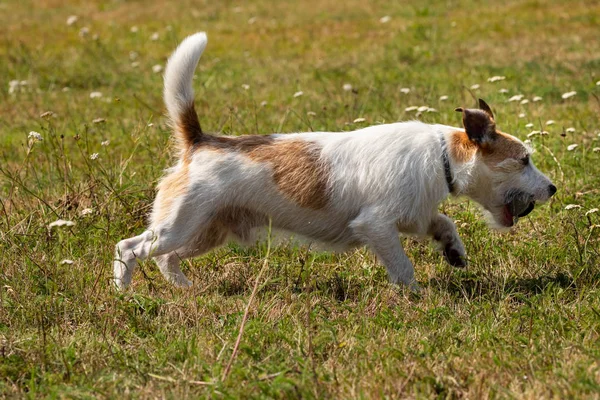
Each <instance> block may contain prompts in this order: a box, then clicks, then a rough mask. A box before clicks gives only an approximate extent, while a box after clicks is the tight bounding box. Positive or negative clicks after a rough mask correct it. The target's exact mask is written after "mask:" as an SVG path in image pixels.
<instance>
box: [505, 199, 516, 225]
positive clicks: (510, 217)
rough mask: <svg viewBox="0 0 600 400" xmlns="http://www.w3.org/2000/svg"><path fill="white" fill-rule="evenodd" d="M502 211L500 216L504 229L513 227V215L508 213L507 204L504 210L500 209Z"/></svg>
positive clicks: (508, 207)
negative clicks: (502, 218) (502, 219)
mask: <svg viewBox="0 0 600 400" xmlns="http://www.w3.org/2000/svg"><path fill="white" fill-rule="evenodd" d="M502 211H503V214H502V216H503V217H504V226H506V227H511V226H513V225H514V224H515V221H514V215H513V214H512V212H511V211H510V206H509V205H508V204H506V205H505V206H504V208H503V209H502Z"/></svg>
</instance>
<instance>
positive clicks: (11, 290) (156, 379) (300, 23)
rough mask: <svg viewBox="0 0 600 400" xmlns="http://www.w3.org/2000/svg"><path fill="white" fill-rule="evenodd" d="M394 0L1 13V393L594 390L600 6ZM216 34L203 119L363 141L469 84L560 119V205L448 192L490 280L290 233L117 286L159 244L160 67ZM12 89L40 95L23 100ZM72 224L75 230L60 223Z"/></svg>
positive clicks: (149, 269) (423, 253) (348, 394)
mask: <svg viewBox="0 0 600 400" xmlns="http://www.w3.org/2000/svg"><path fill="white" fill-rule="evenodd" d="M397 3H398V4H397ZM397 3H396V2H383V1H376V2H366V1H356V0H350V1H346V2H337V1H331V0H320V1H306V2H297V3H294V4H292V3H291V2H275V4H273V3H272V2H268V1H265V0H257V1H255V2H239V3H232V2H206V4H205V3H204V2H191V1H181V2H170V3H169V2H167V3H166V4H165V2H158V1H145V2H139V1H129V2H125V1H110V2H109V1H87V2H79V1H71V2H63V1H56V0H45V1H36V2H33V1H16V0H12V1H8V2H3V3H2V4H0V10H1V11H2V12H0V27H1V28H0V29H1V32H2V35H1V36H0V43H1V44H0V57H1V59H2V62H1V63H0V98H1V101H0V129H1V132H2V135H1V137H0V143H1V146H0V157H1V162H0V199H1V204H0V236H1V240H0V265H1V269H0V378H1V379H0V393H2V396H4V397H57V398H71V397H74V398H91V397H102V398H114V397H118V396H125V397H134V398H155V397H168V398H181V397H191V398H194V397H223V398H239V397H241V398H247V397H273V398H297V397H307V398H357V397H358V398H380V397H392V398H393V397H408V398H430V397H436V398H460V397H467V398H584V397H587V398H598V397H599V395H598V393H600V342H599V331H600V289H599V284H598V282H599V278H600V271H599V269H598V265H599V263H600V257H599V255H600V241H599V237H600V235H599V234H598V232H599V229H600V212H596V213H593V212H592V211H591V210H592V209H594V208H597V207H599V203H600V202H599V199H600V193H599V190H600V189H599V188H600V178H599V177H600V152H598V150H594V149H595V148H598V147H600V137H599V134H600V131H599V129H600V128H599V120H598V115H599V114H598V113H599V110H600V99H599V96H600V86H599V85H598V84H597V83H596V82H597V81H599V80H600V72H599V71H600V68H599V67H600V58H599V57H598V55H599V54H600V42H598V40H597V34H598V29H599V28H600V7H599V5H598V4H596V3H593V2H585V1H558V0H555V1H552V0H548V1H544V2H542V1H515V0H507V1H503V2H500V3H494V4H490V3H487V2H480V1H479V2H478V1H468V0H465V1H460V2H459V1H451V2H444V3H443V4H442V3H440V2H435V1H412V0H411V1H407V2H402V3H403V4H399V3H400V2H397ZM70 15H77V16H78V17H79V19H78V20H77V21H76V22H75V23H74V24H73V25H67V24H66V21H67V18H68V17H69V16H70ZM386 15H387V16H390V17H391V18H390V19H389V21H388V22H385V23H383V22H380V18H382V17H384V16H386ZM134 26H135V27H137V32H132V27H134ZM84 27H86V28H87V29H88V30H87V34H86V31H85V30H82V29H83V28H84ZM133 30H135V29H133ZM197 30H206V31H207V32H208V34H209V45H208V48H207V51H206V53H205V55H204V57H203V59H202V60H201V63H200V67H199V70H198V76H197V79H196V84H195V87H196V90H197V108H198V111H199V113H200V115H201V121H202V125H203V127H204V128H205V129H206V130H210V131H215V132H223V133H227V134H251V133H270V132H274V131H283V132H293V131H305V130H315V131H317V130H351V129H354V128H357V127H361V126H365V125H367V124H375V123H381V122H391V121H398V120H408V119H413V118H416V115H415V112H414V111H405V109H406V108H407V107H410V106H421V105H427V106H430V107H434V108H435V109H437V110H438V112H435V113H424V114H422V115H420V116H418V118H419V119H421V120H423V121H426V122H439V123H445V124H452V125H457V124H459V116H458V114H457V113H455V112H454V111H453V109H454V108H455V107H456V106H461V105H462V106H464V105H471V104H473V103H474V97H473V95H474V96H478V97H482V98H484V99H486V101H488V103H490V104H491V105H492V107H493V108H494V111H495V113H496V116H497V121H498V124H499V126H500V128H501V129H502V130H504V131H506V132H510V133H513V134H515V135H516V136H519V137H521V138H523V139H526V138H527V135H528V134H529V133H530V132H531V131H533V130H538V131H539V130H544V131H548V135H544V136H539V135H537V136H536V135H534V136H532V137H531V138H530V140H531V142H532V145H533V147H534V148H535V149H536V153H535V155H534V162H535V163H536V165H537V166H538V167H539V168H540V169H541V170H542V171H544V172H545V173H547V174H548V176H549V177H551V179H552V180H553V181H554V182H555V184H556V185H557V186H558V188H559V192H558V193H557V195H556V196H555V197H554V198H553V200H552V201H550V202H549V203H548V204H547V205H544V206H543V207H539V208H537V209H536V210H535V211H534V212H533V213H532V214H531V215H530V216H529V217H528V218H527V219H525V220H523V221H521V223H520V224H519V225H518V227H517V228H516V229H514V230H513V231H512V232H511V233H508V234H498V233H495V232H492V231H490V230H488V228H487V227H486V226H485V224H484V223H483V222H482V219H481V216H480V213H479V211H478V210H477V207H476V206H475V205H474V204H473V203H470V202H468V201H466V200H450V201H448V202H446V203H444V204H443V205H442V206H441V209H442V211H443V212H445V213H447V214H448V215H450V216H451V217H452V218H454V219H455V220H457V221H458V223H457V225H458V228H459V233H460V234H461V236H462V238H463V240H464V242H465V245H466V247H467V252H468V254H469V257H470V266H469V267H468V269H466V270H455V269H452V268H451V267H449V266H447V265H446V264H445V263H444V261H443V260H442V258H441V256H440V255H439V254H438V253H437V252H436V251H435V250H434V249H433V248H432V247H431V246H430V245H429V243H428V242H426V241H420V240H415V239H410V238H406V239H403V240H404V244H405V248H406V250H407V253H408V254H409V257H410V258H411V259H412V260H413V262H414V263H415V265H416V270H417V278H418V280H419V282H420V283H421V284H422V286H423V287H424V291H423V294H422V295H421V296H420V297H418V298H415V297H411V296H410V295H408V293H406V292H405V291H404V290H403V289H402V288H397V287H392V286H390V285H389V284H388V283H387V279H386V274H385V271H384V268H383V267H380V266H378V265H377V261H376V259H375V258H374V257H373V256H372V255H371V254H370V253H369V252H368V251H366V250H365V249H360V250H357V251H355V252H351V253H344V254H334V253H329V252H324V251H320V250H315V249H309V248H307V247H306V246H298V245H294V244H292V243H290V242H287V241H283V242H281V243H279V244H276V245H274V246H273V247H272V249H271V250H270V252H269V254H268V256H267V245H266V244H258V245H257V246H254V247H251V248H240V247H238V246H236V245H235V244H231V245H229V246H227V247H225V248H222V249H219V250H217V251H214V252H212V253H209V254H207V255H205V256H203V257H201V258H198V259H194V260H192V261H189V262H187V261H186V262H185V264H184V265H183V268H184V270H185V272H186V274H187V275H188V277H190V279H192V280H193V281H194V286H193V288H192V289H190V290H179V289H175V288H173V287H172V286H170V285H169V284H167V283H166V282H165V281H164V280H163V278H162V276H161V275H160V273H159V272H158V270H157V268H156V267H155V266H154V265H153V264H152V263H151V262H147V263H143V264H142V266H141V268H140V270H139V271H138V272H136V274H135V276H134V284H133V285H132V287H131V289H130V290H128V291H126V292H124V293H118V292H116V291H115V290H114V289H113V288H112V287H111V285H110V278H111V274H112V271H111V269H112V268H111V260H112V252H113V246H114V244H115V243H116V242H117V241H118V240H120V239H122V238H124V237H129V236H132V235H134V234H138V233H140V232H141V231H142V230H143V227H144V223H145V216H146V215H147V213H148V211H149V207H150V206H151V202H152V199H153V196H154V189H153V188H154V186H155V184H156V182H157V180H158V179H159V178H160V176H161V174H162V171H163V169H164V168H166V167H167V166H169V164H170V162H171V160H170V156H169V149H168V142H169V135H170V133H169V130H168V129H167V127H166V124H165V120H164V118H163V116H162V115H163V105H162V99H161V91H162V86H161V85H162V77H161V74H160V73H155V72H153V70H152V67H153V66H154V65H162V66H164V63H165V60H166V58H167V57H168V55H169V54H170V52H171V51H172V50H173V49H174V48H175V46H176V44H177V43H178V41H180V40H181V39H182V38H183V37H185V36H186V35H187V34H190V33H192V32H195V31H197ZM154 33H158V38H157V39H156V40H151V39H150V37H151V36H152V35H153V34H154ZM495 75H500V76H505V77H506V79H505V80H502V81H498V82H495V83H492V82H488V80H487V79H488V78H489V77H491V76H495ZM12 80H18V81H26V84H19V85H16V84H14V83H13V84H12V85H13V91H12V93H10V91H9V87H10V81H12ZM346 83H349V84H351V85H352V87H353V89H354V90H353V91H345V90H343V89H342V88H343V85H344V84H346ZM474 84H478V85H479V88H477V89H471V87H472V85H474ZM243 85H248V86H249V87H248V89H245V88H244V87H243ZM405 87H406V88H409V89H410V92H409V93H407V94H405V93H402V92H401V91H400V88H405ZM501 88H505V89H507V90H508V93H500V92H499V90H500V89H501ZM298 91H302V92H303V95H302V96H299V97H294V96H293V95H294V93H296V92H298ZM569 91H576V92H577V94H576V95H575V96H573V97H571V98H568V99H563V98H562V94H563V93H566V92H569ZM92 92H101V93H102V97H99V98H90V93H92ZM517 94H523V95H524V98H526V99H529V100H530V102H529V103H528V104H521V103H520V102H519V101H512V102H509V101H508V99H509V98H510V97H511V96H513V95H517ZM442 95H446V96H448V100H446V101H441V100H439V98H440V96H442ZM534 96H540V97H542V100H541V101H537V102H533V101H532V99H533V97H534ZM263 102H266V105H262V103H263ZM47 111H51V112H52V113H53V114H52V115H51V116H45V117H41V116H40V115H41V114H43V113H45V112H47ZM519 114H524V116H522V117H520V116H519ZM98 118H102V119H104V121H102V122H98V121H96V123H94V120H96V119H98ZM357 118H365V120H366V121H365V122H357V123H354V122H353V121H354V120H356V119H357ZM548 120H554V121H555V122H554V124H550V125H547V124H546V121H548ZM528 123H531V124H533V127H531V126H527V124H528ZM570 127H572V128H574V132H571V131H567V128H570ZM30 131H36V132H39V133H40V134H41V135H42V137H43V141H41V142H35V141H33V140H29V139H28V133H29V132H30ZM107 141H108V144H107V143H106V142H107ZM102 142H104V144H105V145H102ZM106 144H107V145H106ZM571 144H577V145H578V146H577V147H576V148H575V149H574V150H571V151H569V150H568V149H567V148H568V146H569V145H571ZM95 153H97V154H98V156H97V158H95V159H92V158H94V157H91V156H92V155H93V154H95ZM570 204H573V205H576V206H575V208H570V207H567V205H570ZM85 209H91V212H89V213H87V214H85V215H82V211H83V210H85ZM59 218H60V219H65V220H70V221H74V222H76V225H75V226H72V227H62V228H53V229H49V228H48V224H49V223H51V222H53V221H55V220H57V219H59ZM64 260H71V261H72V263H65V262H64ZM263 265H266V267H265V270H264V271H263V274H262V276H261V277H260V280H259V281H257V279H256V278H257V277H259V271H260V270H261V268H262V267H263ZM255 285H257V290H256V297H255V299H254V301H252V302H251V303H250V305H249V307H248V318H247V321H246V323H245V328H244V331H243V336H242V337H241V341H240V343H239V348H238V352H237V354H236V356H235V357H233V359H232V353H233V349H234V344H235V341H236V338H237V337H238V333H239V330H240V324H241V323H242V319H243V317H244V311H245V309H246V307H247V305H248V304H249V299H250V296H251V293H252V291H253V287H254V286H255ZM230 360H232V364H231V369H230V371H228V372H227V373H225V369H226V366H227V364H228V362H229V361H230ZM224 375H226V377H225V379H222V378H223V376H224Z"/></svg>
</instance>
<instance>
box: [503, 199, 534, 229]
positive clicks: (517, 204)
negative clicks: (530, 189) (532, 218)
mask: <svg viewBox="0 0 600 400" xmlns="http://www.w3.org/2000/svg"><path fill="white" fill-rule="evenodd" d="M534 208H535V201H534V200H533V196H531V195H529V194H526V193H517V194H515V195H512V196H510V197H508V201H507V202H506V203H505V204H504V206H503V207H502V217H503V221H502V224H503V225H504V226H506V227H511V226H513V225H514V224H516V223H517V221H518V220H519V218H522V217H525V216H527V215H529V213H531V212H532V211H533V209H534Z"/></svg>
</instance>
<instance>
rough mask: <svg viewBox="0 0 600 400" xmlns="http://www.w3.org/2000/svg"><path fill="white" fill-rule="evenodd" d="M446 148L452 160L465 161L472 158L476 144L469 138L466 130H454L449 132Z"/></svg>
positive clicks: (475, 150)
mask: <svg viewBox="0 0 600 400" xmlns="http://www.w3.org/2000/svg"><path fill="white" fill-rule="evenodd" d="M448 150H449V153H450V157H452V160H453V161H454V162H457V163H465V162H467V161H469V160H471V159H472V158H473V156H474V155H475V153H476V152H477V145H476V144H475V143H474V142H472V141H471V140H470V139H469V136H468V135H467V133H466V132H463V131H456V132H452V133H451V134H450V141H449V142H448Z"/></svg>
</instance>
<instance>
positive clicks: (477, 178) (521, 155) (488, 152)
mask: <svg viewBox="0 0 600 400" xmlns="http://www.w3.org/2000/svg"><path fill="white" fill-rule="evenodd" d="M456 111H459V112H461V113H462V119H463V125H464V127H465V132H466V136H467V138H468V141H469V142H470V143H469V145H470V146H471V147H472V148H474V149H475V151H476V153H477V155H476V157H474V161H473V162H474V163H475V165H474V169H473V172H474V173H473V175H474V176H473V179H472V182H470V184H469V185H468V187H467V190H466V192H465V194H466V195H467V196H469V197H471V198H472V199H473V200H475V201H476V202H478V203H479V204H481V206H483V208H484V209H485V210H487V211H488V212H489V213H490V214H491V217H492V221H491V222H492V225H494V226H496V227H501V228H508V227H511V226H513V225H514V224H515V223H516V222H517V220H518V219H519V217H524V216H526V215H527V214H529V213H530V212H531V211H532V210H533V209H534V207H535V205H536V203H543V202H545V201H547V200H548V199H549V198H550V197H552V195H554V193H556V186H554V185H553V184H552V182H551V181H550V179H548V178H547V177H546V176H545V175H544V174H542V173H541V172H540V171H539V170H538V169H537V168H536V167H535V166H534V165H533V162H532V160H531V149H530V148H529V147H528V146H526V145H525V144H524V143H523V142H521V141H520V140H519V139H517V138H516V137H514V136H511V135H509V134H506V133H503V132H500V131H498V130H497V129H496V123H495V121H494V115H493V114H492V110H491V109H490V107H489V106H488V105H487V104H486V103H485V101H483V100H481V99H479V109H463V108H457V109H456ZM463 135H464V134H463Z"/></svg>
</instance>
